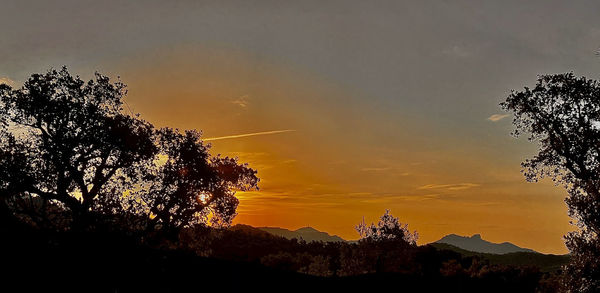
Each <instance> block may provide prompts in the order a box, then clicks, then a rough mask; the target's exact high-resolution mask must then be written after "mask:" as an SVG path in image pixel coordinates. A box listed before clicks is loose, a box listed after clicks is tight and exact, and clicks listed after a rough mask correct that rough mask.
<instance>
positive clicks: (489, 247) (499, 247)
mask: <svg viewBox="0 0 600 293" xmlns="http://www.w3.org/2000/svg"><path fill="white" fill-rule="evenodd" d="M435 243H446V244H450V245H453V246H456V247H458V248H462V249H464V250H468V251H474V252H481V253H491V254H507V253H513V252H536V251H534V250H531V249H528V248H521V247H518V246H516V245H514V244H512V243H510V242H503V243H492V242H489V241H485V240H483V239H481V235H479V234H475V235H473V236H471V237H468V236H459V235H456V234H450V235H446V236H444V237H443V238H442V239H440V240H438V241H436V242H435Z"/></svg>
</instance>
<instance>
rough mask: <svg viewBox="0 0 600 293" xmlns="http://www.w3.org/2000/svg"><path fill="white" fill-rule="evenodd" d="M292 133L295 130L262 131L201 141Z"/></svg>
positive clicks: (208, 139)
mask: <svg viewBox="0 0 600 293" xmlns="http://www.w3.org/2000/svg"><path fill="white" fill-rule="evenodd" d="M293 131H296V130H295V129H284V130H272V131H262V132H253V133H244V134H235V135H227V136H218V137H208V138H205V139H203V140H204V141H213V140H222V139H233V138H243V137H250V136H259V135H268V134H277V133H286V132H293Z"/></svg>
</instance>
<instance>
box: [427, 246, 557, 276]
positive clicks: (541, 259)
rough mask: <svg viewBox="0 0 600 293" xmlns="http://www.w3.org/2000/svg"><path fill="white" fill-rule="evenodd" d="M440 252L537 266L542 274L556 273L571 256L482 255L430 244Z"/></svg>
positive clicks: (526, 253) (519, 253)
mask: <svg viewBox="0 0 600 293" xmlns="http://www.w3.org/2000/svg"><path fill="white" fill-rule="evenodd" d="M429 245H431V246H433V247H435V248H437V249H440V250H444V249H445V250H452V251H455V252H458V253H460V254H462V255H463V256H467V257H469V256H477V257H480V258H481V259H485V260H488V261H489V262H490V264H497V265H514V266H536V267H538V268H540V270H541V271H542V272H554V271H556V270H558V269H560V267H561V266H563V265H565V264H567V263H568V262H569V255H568V254H563V255H555V254H542V253H538V252H511V253H505V254H493V253H480V252H473V251H468V250H464V249H461V248H459V247H456V246H453V245H450V244H446V243H436V242H434V243H431V244H429Z"/></svg>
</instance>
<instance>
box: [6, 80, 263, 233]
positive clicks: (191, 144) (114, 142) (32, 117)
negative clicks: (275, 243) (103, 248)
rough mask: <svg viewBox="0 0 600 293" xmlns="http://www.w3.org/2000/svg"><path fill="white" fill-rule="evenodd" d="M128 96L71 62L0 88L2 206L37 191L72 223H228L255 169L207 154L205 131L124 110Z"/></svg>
mask: <svg viewBox="0 0 600 293" xmlns="http://www.w3.org/2000/svg"><path fill="white" fill-rule="evenodd" d="M126 93H127V91H126V86H125V85H124V84H123V83H122V82H120V81H118V82H116V83H111V82H110V80H109V78H108V77H106V76H103V75H101V74H98V73H96V74H95V78H94V79H92V80H90V81H88V82H84V81H83V80H81V79H80V78H79V77H74V76H72V75H71V74H70V73H69V72H68V71H67V69H66V68H63V69H62V70H60V71H56V70H50V71H48V72H47V73H45V74H33V75H32V76H31V77H30V78H29V79H28V80H27V81H26V82H25V83H24V85H23V87H22V88H20V89H13V88H11V87H10V86H7V85H0V102H1V105H0V114H1V118H0V119H1V120H0V122H1V128H0V146H1V150H0V209H1V211H0V212H4V214H6V213H8V212H9V210H10V209H11V207H10V205H9V204H8V203H10V202H18V201H19V200H18V199H20V198H23V197H33V198H35V199H36V200H38V201H41V202H42V203H50V204H53V205H55V206H58V207H60V208H62V209H63V210H65V211H68V212H69V213H70V215H71V224H72V225H71V227H72V228H86V227H91V226H93V223H94V221H92V219H96V217H92V215H98V214H100V215H104V216H106V217H113V218H121V219H127V221H129V222H131V221H132V220H135V221H136V222H137V224H138V225H139V226H140V227H146V228H148V227H150V228H149V229H156V228H161V229H162V228H167V229H170V228H178V227H182V226H185V225H189V224H193V223H197V222H206V221H207V220H208V219H207V217H209V215H210V217H211V220H212V221H213V222H214V223H218V224H225V225H226V224H228V223H230V222H231V219H232V218H233V216H235V209H236V207H237V199H236V198H235V197H234V193H235V190H236V189H241V190H248V189H251V188H255V187H256V186H257V182H258V178H257V177H256V171H254V170H252V169H250V168H248V167H247V166H246V165H241V164H238V162H237V160H236V159H231V158H227V157H220V156H216V157H212V156H210V154H209V152H208V150H209V146H206V145H203V144H202V142H201V140H200V133H199V132H196V131H187V132H185V134H182V133H180V132H179V131H177V130H173V129H169V128H165V129H159V130H156V129H155V128H154V127H153V126H152V125H151V124H150V123H148V122H146V121H144V120H142V119H140V118H139V115H133V116H132V115H128V114H127V113H125V112H124V111H123V98H124V96H125V95H126ZM13 206H14V205H13ZM13 212H14V209H13Z"/></svg>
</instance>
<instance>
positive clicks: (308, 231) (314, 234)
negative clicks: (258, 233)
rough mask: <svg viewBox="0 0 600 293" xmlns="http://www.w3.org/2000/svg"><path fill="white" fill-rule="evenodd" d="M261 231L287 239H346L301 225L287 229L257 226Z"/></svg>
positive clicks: (337, 240) (334, 240)
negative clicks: (295, 228) (297, 227)
mask: <svg viewBox="0 0 600 293" xmlns="http://www.w3.org/2000/svg"><path fill="white" fill-rule="evenodd" d="M257 229H260V230H262V231H265V232H268V233H270V234H273V235H276V236H281V237H284V238H287V239H293V238H296V239H303V240H304V241H306V242H311V241H323V242H345V241H346V240H344V239H342V238H341V237H339V236H337V235H329V234H328V233H326V232H321V231H319V230H316V229H314V228H312V227H302V228H300V229H297V230H293V231H292V230H288V229H284V228H279V227H257Z"/></svg>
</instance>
